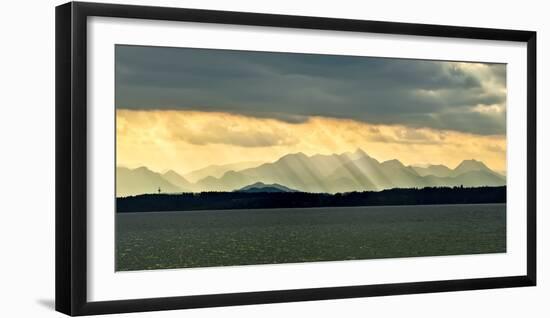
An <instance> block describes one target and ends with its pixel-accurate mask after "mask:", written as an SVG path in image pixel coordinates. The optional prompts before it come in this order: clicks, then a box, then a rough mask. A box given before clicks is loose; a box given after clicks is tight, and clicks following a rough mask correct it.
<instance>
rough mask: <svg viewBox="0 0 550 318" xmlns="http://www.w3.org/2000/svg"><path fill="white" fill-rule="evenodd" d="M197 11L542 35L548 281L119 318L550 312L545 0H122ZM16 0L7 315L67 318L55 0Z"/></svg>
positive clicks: (8, 21)
mask: <svg viewBox="0 0 550 318" xmlns="http://www.w3.org/2000/svg"><path fill="white" fill-rule="evenodd" d="M110 2H116V3H132V4H154V5H164V6H177V7H189V8H205V9H219V10H233V11H250V12H266V13H280V14H295V15H314V16H330V17H341V18H356V19H371V20H386V21H402V22H420V23H435V24H452V25H463V26H480V27H492V28H510V29H528V30H536V31H537V32H538V46H539V48H538V90H539V93H538V104H539V107H538V123H539V128H538V161H539V166H538V179H539V181H538V188H539V190H538V197H539V199H538V224H539V225H538V229H539V235H538V242H539V249H538V252H539V262H538V265H539V285H538V286H537V287H530V288H513V289H499V290H489V291H468V292H453V293H439V294H425V295H407V296H390V297H375V298H362V299H351V300H333V301H315V302H302V303H288V304H274V305H256V306H241V307H223V308H214V309H198V310H186V311H170V312H153V313H142V314H127V315H116V316H115V317H179V316H181V315H186V317H218V316H222V315H223V317H243V318H244V317H285V316H288V317H299V316H305V317H308V316H312V315H315V316H320V317H333V316H345V317H363V316H366V315H369V316H371V317H402V316H407V317H426V318H427V317H461V318H462V317H499V318H501V317H518V316H527V317H548V316H549V315H550V305H549V301H548V299H549V298H548V297H549V296H548V295H550V277H549V276H548V275H547V271H546V270H545V266H546V267H547V264H548V257H549V255H550V252H549V250H548V249H547V248H546V242H548V240H549V234H548V233H550V231H548V232H547V231H545V229H547V228H549V227H550V218H548V217H547V216H546V212H547V210H548V209H549V208H550V203H549V202H548V201H546V200H545V199H546V197H547V193H548V191H547V186H548V184H547V182H544V181H543V180H548V179H550V168H548V165H546V166H545V165H544V163H546V162H548V161H549V160H550V145H549V144H548V142H545V138H544V137H546V136H550V126H549V125H544V123H545V121H546V120H550V111H549V110H548V108H547V107H544V105H547V104H548V103H549V102H550V93H549V92H548V90H545V87H548V85H549V84H550V78H549V76H550V70H549V69H548V64H549V62H548V59H547V57H549V56H550V44H549V41H550V22H548V21H549V20H548V12H550V10H549V8H547V7H546V3H545V1H531V0H523V1H514V2H510V3H506V2H504V1H497V0H488V1H479V0H477V1H473V0H461V1H452V2H445V1H440V0H439V1H437V0H433V1H430V0H415V1H407V0H401V1H391V0H385V1H370V2H366V1H362V2H360V1H351V0H339V1H325V2H322V1H319V0H311V1H306V0H302V1H299V0H266V1H254V0H232V1H223V0H190V1H183V0H180V1H176V0H172V1H169V0H162V1H161V0H159V1H152V0H149V1H146V0H144V1H137V0H134V1H132V0H126V1H115V0H110ZM61 3H63V1H43V0H42V1H38V0H32V1H31V0H27V1H11V2H8V3H5V4H4V5H3V6H2V11H1V13H0V15H1V17H0V24H1V28H0V34H1V37H0V39H2V45H1V48H0V82H1V90H0V102H1V110H2V115H1V116H0V153H1V156H0V164H1V167H2V173H0V193H1V195H0V202H1V205H0V206H1V208H0V213H1V215H2V218H0V304H1V305H0V316H1V317H62V316H63V315H62V314H60V313H57V312H55V311H54V310H53V304H54V300H53V299H54V50H55V49H54V7H55V5H58V4H61Z"/></svg>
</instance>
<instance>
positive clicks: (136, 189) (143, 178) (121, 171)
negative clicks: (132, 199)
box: [116, 167, 182, 197]
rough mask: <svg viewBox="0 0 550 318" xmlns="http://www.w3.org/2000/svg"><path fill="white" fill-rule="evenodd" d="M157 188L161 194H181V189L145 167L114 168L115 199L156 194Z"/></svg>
mask: <svg viewBox="0 0 550 318" xmlns="http://www.w3.org/2000/svg"><path fill="white" fill-rule="evenodd" d="M159 188H160V189H161V191H162V192H163V193H174V192H182V189H181V188H179V187H178V186H176V185H174V184H172V183H170V182H169V181H167V180H166V179H164V177H163V176H162V175H161V174H160V173H156V172H153V171H151V170H149V169H148V168H146V167H140V168H136V169H128V168H124V167H117V168H116V196H117V197H125V196H130V195H137V194H144V193H157V192H158V189H159Z"/></svg>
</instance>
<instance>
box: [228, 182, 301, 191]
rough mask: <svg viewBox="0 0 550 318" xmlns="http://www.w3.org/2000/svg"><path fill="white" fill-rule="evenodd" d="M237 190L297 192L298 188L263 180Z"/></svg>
mask: <svg viewBox="0 0 550 318" xmlns="http://www.w3.org/2000/svg"><path fill="white" fill-rule="evenodd" d="M235 191H236V192H257V193H260V192H265V193H274V192H297V191H296V190H293V189H290V188H287V187H285V186H282V185H280V184H276V183H273V184H265V183H263V182H256V183H254V184H251V185H248V186H246V187H243V188H241V189H239V190H235Z"/></svg>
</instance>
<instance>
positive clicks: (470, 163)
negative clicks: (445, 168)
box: [455, 159, 488, 170]
mask: <svg viewBox="0 0 550 318" xmlns="http://www.w3.org/2000/svg"><path fill="white" fill-rule="evenodd" d="M460 168H469V169H472V168H477V170H482V169H483V170H485V169H488V168H487V166H486V165H485V164H484V163H483V162H482V161H478V160H475V159H466V160H462V162H461V163H460V164H458V166H456V168H455V170H457V169H460Z"/></svg>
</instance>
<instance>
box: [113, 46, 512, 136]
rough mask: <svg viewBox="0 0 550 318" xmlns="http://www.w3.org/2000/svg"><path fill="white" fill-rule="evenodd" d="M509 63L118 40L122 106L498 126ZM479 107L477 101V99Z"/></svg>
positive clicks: (469, 128) (492, 130) (500, 129)
mask: <svg viewBox="0 0 550 318" xmlns="http://www.w3.org/2000/svg"><path fill="white" fill-rule="evenodd" d="M505 78H506V71H505V66H504V65H499V64H492V65H486V67H484V68H483V69H480V71H475V70H473V69H472V68H467V67H459V66H457V65H456V64H455V63H448V62H434V61H421V60H406V59H387V58H368V57H351V56H334V55H312V54H289V53H266V52H245V51H227V50H205V49H182V48H158V47H139V46H120V45H118V46H117V47H116V106H117V108H127V109H186V110H191V109H192V110H202V111H226V112H232V113H240V114H247V115H252V116H257V117H269V118H277V119H279V120H283V121H287V122H290V123H299V122H303V121H304V120H307V117H308V116H312V115H319V116H330V117H341V118H351V119H356V120H361V121H365V122H368V123H372V124H402V125H407V126H411V127H430V128H437V129H452V130H457V131H464V132H471V133H477V134H502V133H504V131H505V120H504V117H505V112H504V111H501V112H496V113H495V112H493V113H491V112H484V113H480V112H478V111H476V109H478V108H479V107H483V106H491V105H500V107H501V108H502V110H504V107H505V98H506V94H505ZM476 107H477V108H476Z"/></svg>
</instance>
